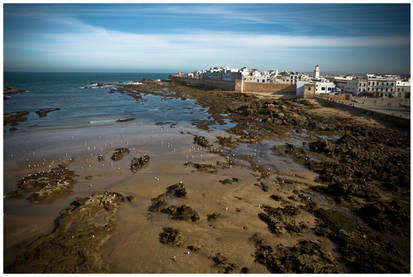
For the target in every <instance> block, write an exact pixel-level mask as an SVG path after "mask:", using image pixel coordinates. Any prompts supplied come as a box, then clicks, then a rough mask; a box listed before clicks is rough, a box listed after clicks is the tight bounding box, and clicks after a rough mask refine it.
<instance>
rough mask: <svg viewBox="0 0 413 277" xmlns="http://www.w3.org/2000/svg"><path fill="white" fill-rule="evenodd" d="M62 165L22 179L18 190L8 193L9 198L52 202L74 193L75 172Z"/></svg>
mask: <svg viewBox="0 0 413 277" xmlns="http://www.w3.org/2000/svg"><path fill="white" fill-rule="evenodd" d="M67 166H68V164H65V163H63V164H60V165H58V166H57V167H54V168H52V169H50V170H48V171H42V172H38V173H34V174H31V175H29V176H26V177H24V178H22V179H21V180H20V181H19V182H18V183H17V190H15V191H13V192H10V193H8V195H7V196H8V197H9V198H23V196H24V195H25V194H27V193H30V194H29V195H28V196H27V198H26V199H27V200H29V201H31V202H33V203H43V202H51V201H53V200H55V199H58V198H61V197H62V196H64V195H66V194H67V193H69V192H71V191H72V188H73V185H74V183H75V182H76V181H75V179H74V177H75V172H74V171H72V170H69V169H68V168H67Z"/></svg>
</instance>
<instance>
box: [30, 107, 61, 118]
mask: <svg viewBox="0 0 413 277" xmlns="http://www.w3.org/2000/svg"><path fill="white" fill-rule="evenodd" d="M58 110H60V108H49V109H40V110H37V111H36V113H37V115H38V116H39V117H45V116H46V115H47V114H48V113H50V112H54V111H58Z"/></svg>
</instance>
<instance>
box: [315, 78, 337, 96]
mask: <svg viewBox="0 0 413 277" xmlns="http://www.w3.org/2000/svg"><path fill="white" fill-rule="evenodd" d="M335 89H336V84H334V83H333V82H328V81H325V80H323V81H317V82H315V94H326V93H334V92H335Z"/></svg>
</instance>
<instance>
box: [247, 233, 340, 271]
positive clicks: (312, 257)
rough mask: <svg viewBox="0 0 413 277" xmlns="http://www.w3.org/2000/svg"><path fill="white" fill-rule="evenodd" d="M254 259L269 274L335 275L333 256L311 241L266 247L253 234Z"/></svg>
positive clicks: (335, 266)
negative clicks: (290, 245) (287, 245)
mask: <svg viewBox="0 0 413 277" xmlns="http://www.w3.org/2000/svg"><path fill="white" fill-rule="evenodd" d="M251 241H253V242H254V244H255V247H256V252H255V259H256V261H257V262H259V263H260V264H263V265H265V266H266V267H267V269H268V270H269V271H270V272H271V273H336V272H337V262H336V260H335V258H334V256H333V255H332V254H331V253H329V252H328V251H327V250H326V249H324V248H323V247H322V246H321V245H320V244H318V243H317V242H315V241H312V240H301V241H299V242H298V243H297V244H296V245H294V246H293V247H286V246H284V245H282V244H278V245H276V246H274V247H271V246H270V245H267V244H265V243H264V241H263V240H262V239H261V238H259V236H258V235H257V234H255V235H254V236H253V237H252V238H251Z"/></svg>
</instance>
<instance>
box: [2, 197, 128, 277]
mask: <svg viewBox="0 0 413 277" xmlns="http://www.w3.org/2000/svg"><path fill="white" fill-rule="evenodd" d="M123 199H124V197H123V196H122V195H121V194H118V193H115V192H103V193H97V194H93V195H92V196H90V197H86V198H81V199H78V200H76V201H74V202H73V203H72V204H71V205H70V207H69V208H66V209H63V210H62V211H60V215H59V217H58V218H57V219H56V221H55V224H56V225H55V228H54V229H53V231H52V232H51V233H49V234H46V235H43V236H40V237H39V238H37V239H36V240H34V241H33V242H31V243H30V244H28V246H27V247H26V248H25V249H24V251H23V253H22V254H19V255H18V256H17V258H16V261H15V262H14V263H13V264H12V265H10V266H8V267H6V268H5V272H7V273H102V272H109V266H108V265H107V264H105V263H104V262H103V260H102V258H101V255H100V249H101V247H102V245H103V244H104V243H105V242H106V241H108V240H109V239H110V238H111V237H112V235H113V234H114V233H115V227H116V226H115V223H114V219H115V214H116V212H117V210H118V208H119V206H120V203H121V202H123Z"/></svg>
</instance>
